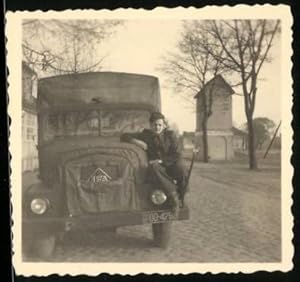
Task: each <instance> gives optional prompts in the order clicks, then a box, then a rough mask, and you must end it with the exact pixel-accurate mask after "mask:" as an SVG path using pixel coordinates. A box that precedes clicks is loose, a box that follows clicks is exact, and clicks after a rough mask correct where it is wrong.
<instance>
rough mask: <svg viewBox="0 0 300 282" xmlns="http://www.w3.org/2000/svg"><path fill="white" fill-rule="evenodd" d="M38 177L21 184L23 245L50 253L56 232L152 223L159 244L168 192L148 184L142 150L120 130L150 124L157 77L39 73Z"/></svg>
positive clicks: (166, 228)
mask: <svg viewBox="0 0 300 282" xmlns="http://www.w3.org/2000/svg"><path fill="white" fill-rule="evenodd" d="M37 105H38V152H39V169H40V170H39V182H38V183H35V184H33V185H31V186H30V187H23V188H26V189H24V194H23V207H22V208H23V213H22V214H23V219H22V235H23V246H27V247H28V246H30V248H32V249H33V250H34V251H35V252H36V253H37V255H38V256H40V257H43V258H47V257H49V256H51V254H52V252H53V250H54V248H55V243H56V239H57V236H58V234H62V233H63V232H67V231H70V230H73V229H85V230H86V229H90V230H93V229H94V230H96V229H108V228H110V229H111V228H117V227H120V226H125V225H141V224H152V227H153V228H152V229H153V241H154V243H155V245H156V246H159V247H166V246H167V244H168V241H169V239H170V236H171V222H172V221H174V220H183V219H188V217H189V212H188V208H187V207H186V206H183V207H181V209H180V211H179V213H178V215H174V214H173V213H172V210H171V205H170V202H169V200H168V197H167V196H166V195H165V194H164V192H163V191H161V190H160V189H159V188H158V187H155V185H154V184H153V183H151V179H149V177H147V175H148V159H147V154H146V152H145V151H144V150H142V149H141V148H139V147H138V146H136V145H134V144H129V143H123V142H121V141H120V136H121V135H122V134H123V133H127V132H137V131H141V130H143V129H144V128H148V127H149V116H150V114H151V112H154V111H160V105H161V103H160V89H159V82H158V79H157V78H156V77H153V76H147V75H138V74H128V73H114V72H98V73H83V74H70V75H61V76H55V77H49V78H44V79H40V80H39V83H38V98H37Z"/></svg>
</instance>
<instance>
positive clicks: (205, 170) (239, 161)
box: [186, 151, 281, 197]
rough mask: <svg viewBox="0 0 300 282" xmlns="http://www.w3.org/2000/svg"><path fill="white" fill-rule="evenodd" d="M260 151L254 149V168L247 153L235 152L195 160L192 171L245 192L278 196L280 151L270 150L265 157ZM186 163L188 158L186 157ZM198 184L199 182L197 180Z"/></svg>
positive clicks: (193, 173)
mask: <svg viewBox="0 0 300 282" xmlns="http://www.w3.org/2000/svg"><path fill="white" fill-rule="evenodd" d="M263 155H264V152H257V162H258V169H257V170H250V169H249V165H248V156H247V154H239V155H236V157H235V158H234V159H233V160H231V161H211V162H209V163H203V162H199V161H196V162H195V163H194V168H193V171H192V176H191V182H193V175H195V174H197V175H200V176H201V177H203V178H206V179H210V180H213V181H215V182H218V183H221V184H224V185H230V186H232V187H233V188H234V189H243V190H245V191H249V192H258V193H268V194H270V195H271V196H276V197H280V191H281V189H280V188H281V158H280V151H272V152H270V153H269V155H268V156H267V158H263ZM186 163H187V166H189V163H190V158H186ZM198 186H201V183H198Z"/></svg>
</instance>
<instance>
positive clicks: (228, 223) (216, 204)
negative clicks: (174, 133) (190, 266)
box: [53, 163, 281, 262]
mask: <svg viewBox="0 0 300 282" xmlns="http://www.w3.org/2000/svg"><path fill="white" fill-rule="evenodd" d="M200 175H201V176H200ZM187 202H188V204H189V207H190V219H189V220H187V221H180V222H174V223H173V235H172V236H173V237H172V241H171V244H170V247H169V248H168V249H165V250H163V249H159V248H154V247H153V246H152V235H151V234H152V233H151V226H150V225H146V226H133V227H122V228H119V229H118V231H117V233H116V234H111V233H104V234H102V233H100V232H97V233H84V232H82V233H76V234H72V233H70V234H69V235H68V236H67V237H65V239H64V241H63V242H61V243H60V244H59V245H58V246H57V248H56V250H55V253H54V256H53V261H56V262H62V261H64V262H277V261H280V259H281V252H280V250H281V237H280V234H281V222H280V170H279V167H278V168H270V169H265V170H262V171H260V172H249V171H248V170H247V169H246V168H243V167H240V166H238V167H236V168H234V167H231V166H230V165H227V166H224V165H204V164H198V163H196V164H195V167H194V170H193V174H192V178H191V183H190V192H189V194H188V196H187Z"/></svg>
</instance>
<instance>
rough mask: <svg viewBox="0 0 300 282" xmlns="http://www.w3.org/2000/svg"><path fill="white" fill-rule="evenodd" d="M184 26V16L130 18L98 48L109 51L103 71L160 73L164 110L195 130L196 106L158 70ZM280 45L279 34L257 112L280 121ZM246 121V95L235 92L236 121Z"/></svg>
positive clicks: (184, 127)
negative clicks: (175, 90) (175, 18)
mask: <svg viewBox="0 0 300 282" xmlns="http://www.w3.org/2000/svg"><path fill="white" fill-rule="evenodd" d="M181 26H182V22H181V21H180V20H172V19H166V20H162V19H157V20H153V19H150V20H149V19H148V20H140V19H139V20H130V21H126V22H125V24H124V25H123V26H121V27H119V28H118V29H117V32H116V33H115V34H114V36H112V37H111V38H110V39H109V40H107V41H106V42H104V43H103V44H102V45H101V46H100V48H99V50H98V52H99V56H102V55H107V57H106V60H105V62H104V66H103V69H102V70H103V71H118V72H129V73H139V74H147V75H154V76H157V77H158V78H159V81H160V86H161V99H162V112H163V113H164V114H165V116H166V117H167V119H168V120H169V122H170V123H176V124H177V126H178V127H179V130H180V131H181V132H182V131H194V130H195V124H196V121H195V110H193V109H192V108H190V107H189V105H188V104H187V103H186V102H185V101H184V100H183V99H182V98H180V97H178V95H176V94H175V93H174V90H173V89H172V88H171V86H170V85H168V83H167V82H166V79H167V77H166V76H165V74H163V73H162V72H160V71H159V70H158V68H159V66H160V65H161V63H162V56H164V55H166V54H167V53H168V52H169V51H171V52H172V51H174V50H175V46H176V43H177V42H178V40H179V39H180V32H181ZM280 47H281V46H280V39H279V38H278V39H277V40H276V41H274V46H273V47H272V48H271V52H270V55H271V57H272V58H273V60H272V62H271V63H265V64H264V66H263V67H262V70H261V73H260V77H259V78H261V79H262V80H260V81H259V82H258V93H257V102H256V109H255V113H254V116H256V117H268V118H270V119H272V120H274V121H275V122H276V123H278V122H279V121H280V97H281V95H280V94H281V93H280V87H281V85H280V50H281V48H280ZM240 93H241V92H240ZM245 122H246V119H245V113H244V105H243V97H242V96H237V95H234V96H233V125H234V126H237V127H240V126H241V125H242V124H244V123H245Z"/></svg>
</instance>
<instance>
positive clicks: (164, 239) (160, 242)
mask: <svg viewBox="0 0 300 282" xmlns="http://www.w3.org/2000/svg"><path fill="white" fill-rule="evenodd" d="M171 229H172V222H163V223H154V224H152V233H153V241H154V244H155V246H157V247H160V248H164V249H165V248H167V247H168V245H169V242H170V239H171Z"/></svg>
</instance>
